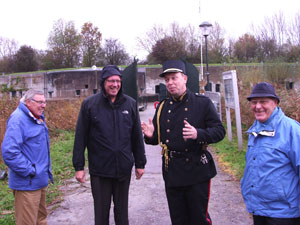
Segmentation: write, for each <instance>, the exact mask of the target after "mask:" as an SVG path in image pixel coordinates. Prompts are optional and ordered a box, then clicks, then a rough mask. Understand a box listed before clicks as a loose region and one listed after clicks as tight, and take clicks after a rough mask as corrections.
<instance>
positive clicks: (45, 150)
mask: <svg viewBox="0 0 300 225" xmlns="http://www.w3.org/2000/svg"><path fill="white" fill-rule="evenodd" d="M41 119H42V120H43V122H41V121H39V120H38V119H36V118H35V117H34V116H33V115H32V113H31V112H30V111H29V109H28V108H27V107H26V105H25V104H24V103H20V104H19V106H18V108H17V109H16V110H15V111H14V112H13V113H12V114H11V116H10V117H9V119H8V121H7V128H6V132H5V136H4V139H3V143H2V157H3V160H4V162H5V164H6V165H7V166H8V168H9V187H10V188H11V189H13V190H23V191H32V190H38V189H41V188H43V187H45V186H47V185H48V183H49V179H50V180H51V182H53V177H52V174H51V160H50V150H49V134H48V128H47V126H46V124H45V119H44V116H43V115H42V116H41Z"/></svg>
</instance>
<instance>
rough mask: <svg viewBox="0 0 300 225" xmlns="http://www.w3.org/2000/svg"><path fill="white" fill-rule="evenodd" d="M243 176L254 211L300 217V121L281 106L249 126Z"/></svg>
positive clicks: (244, 189)
mask: <svg viewBox="0 0 300 225" xmlns="http://www.w3.org/2000/svg"><path fill="white" fill-rule="evenodd" d="M248 133H249V141H248V150H247V154H246V167H245V172H244V176H243V178H242V180H241V187H242V194H243V197H244V200H245V203H246V206H247V210H248V211H249V212H250V213H253V214H254V215H260V216H267V217H278V218H294V217H300V179H299V170H300V124H299V123H298V122H297V121H295V120H292V119H291V118H288V117H287V116H285V115H284V113H283V112H282V111H281V109H280V108H279V107H277V108H276V109H275V110H274V111H273V113H272V115H271V116H270V118H269V119H268V120H267V121H266V122H264V123H260V122H258V121H255V122H254V124H253V125H252V126H251V127H250V129H249V130H248Z"/></svg>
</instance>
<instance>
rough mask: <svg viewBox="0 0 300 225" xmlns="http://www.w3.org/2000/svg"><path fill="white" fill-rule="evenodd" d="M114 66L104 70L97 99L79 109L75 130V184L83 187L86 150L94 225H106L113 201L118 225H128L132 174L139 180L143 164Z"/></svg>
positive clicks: (131, 107) (132, 109)
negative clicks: (77, 183) (80, 184)
mask: <svg viewBox="0 0 300 225" xmlns="http://www.w3.org/2000/svg"><path fill="white" fill-rule="evenodd" d="M121 84H122V75H121V72H120V70H119V68H118V67H117V66H114V65H108V66H105V67H104V68H103V70H102V80H101V88H102V91H101V93H98V94H96V95H93V96H90V97H88V98H87V99H85V100H84V101H83V103H82V106H81V110H80V113H79V116H78V121H77V125H76V134H75V142H74V150H73V165H74V168H75V171H76V174H75V177H76V179H77V180H78V181H79V182H81V183H83V182H85V172H84V165H85V158H84V152H85V148H86V147H87V150H88V161H89V173H90V175H91V187H92V194H93V198H94V211H95V224H96V225H108V224H109V211H110V206H111V199H113V202H114V217H115V224H116V225H128V223H129V222H128V192H129V184H130V179H131V170H132V167H133V165H135V175H136V178H137V179H140V178H141V177H142V175H143V173H144V166H145V164H146V157H145V149H144V142H143V135H142V131H141V126H140V117H139V112H138V109H137V104H136V101H135V100H134V99H132V98H131V97H129V96H127V95H125V94H123V93H122V89H121V88H122V85H121Z"/></svg>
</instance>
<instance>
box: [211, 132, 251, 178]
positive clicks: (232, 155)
mask: <svg viewBox="0 0 300 225" xmlns="http://www.w3.org/2000/svg"><path fill="white" fill-rule="evenodd" d="M212 146H213V149H214V151H215V152H216V154H217V158H218V160H219V164H220V166H221V167H222V168H223V169H224V170H225V171H226V172H228V173H230V174H231V175H233V176H234V177H235V178H236V179H238V180H240V179H241V178H242V176H243V173H244V168H245V155H246V151H247V140H245V139H244V140H243V149H242V150H239V148H238V141H237V137H233V138H232V142H230V141H229V140H228V137H227V135H226V136H225V138H224V139H223V140H222V141H221V142H219V143H216V144H213V145H212Z"/></svg>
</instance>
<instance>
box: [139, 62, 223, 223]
mask: <svg viewBox="0 0 300 225" xmlns="http://www.w3.org/2000/svg"><path fill="white" fill-rule="evenodd" d="M160 77H164V79H165V82H166V87H167V91H168V93H169V96H170V97H167V98H166V99H165V100H163V101H161V102H160V104H159V106H158V108H157V110H156V113H155V116H154V118H153V120H151V119H149V123H145V122H142V131H143V133H144V137H145V142H146V143H147V144H152V145H157V144H160V145H161V146H162V155H163V178H164V181H165V190H166V195H167V200H168V204H169V210H170V216H171V221H172V224H173V225H197V224H199V225H200V224H201V225H206V224H211V219H210V217H209V214H208V211H207V209H208V200H209V193H210V179H211V178H212V177H214V176H215V175H216V168H215V165H214V161H213V158H212V156H211V154H210V153H209V152H208V151H207V150H206V147H207V145H208V144H210V143H216V142H218V141H221V140H222V139H223V138H224V136H225V129H224V127H223V125H222V122H221V121H220V119H219V116H218V114H217V112H216V109H215V107H214V105H213V103H212V102H211V100H210V99H209V98H207V97H205V96H203V95H199V94H195V93H192V92H190V91H189V90H188V89H187V87H186V83H187V76H186V75H185V65H184V63H183V62H182V61H179V60H169V61H166V62H164V63H163V73H162V74H160Z"/></svg>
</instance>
